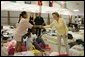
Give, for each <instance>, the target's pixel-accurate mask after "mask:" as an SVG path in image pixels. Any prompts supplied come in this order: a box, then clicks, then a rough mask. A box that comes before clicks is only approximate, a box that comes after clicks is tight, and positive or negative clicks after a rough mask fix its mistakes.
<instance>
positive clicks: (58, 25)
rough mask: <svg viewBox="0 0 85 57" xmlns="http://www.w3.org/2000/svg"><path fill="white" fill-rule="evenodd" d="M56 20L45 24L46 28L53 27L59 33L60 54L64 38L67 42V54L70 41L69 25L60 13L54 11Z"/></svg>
mask: <svg viewBox="0 0 85 57" xmlns="http://www.w3.org/2000/svg"><path fill="white" fill-rule="evenodd" d="M52 15H53V18H54V21H53V22H52V23H51V24H50V25H47V26H44V28H48V27H50V28H53V29H55V30H56V33H57V39H58V52H59V54H60V50H61V39H63V40H64V43H65V47H66V52H67V55H68V53H69V50H68V43H67V39H68V37H67V34H68V28H67V25H66V24H65V22H64V20H63V19H62V18H60V17H59V14H58V13H57V12H54V13H52Z"/></svg>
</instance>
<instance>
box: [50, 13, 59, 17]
mask: <svg viewBox="0 0 85 57" xmlns="http://www.w3.org/2000/svg"><path fill="white" fill-rule="evenodd" d="M53 14H55V15H56V16H57V17H60V16H59V13H58V12H54V13H52V15H53Z"/></svg>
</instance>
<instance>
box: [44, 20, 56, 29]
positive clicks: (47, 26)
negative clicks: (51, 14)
mask: <svg viewBox="0 0 85 57" xmlns="http://www.w3.org/2000/svg"><path fill="white" fill-rule="evenodd" d="M54 23H55V22H54V21H53V22H52V23H51V24H50V25H46V26H43V27H44V28H51V27H52V26H53V25H54Z"/></svg>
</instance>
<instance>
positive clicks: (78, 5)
mask: <svg viewBox="0 0 85 57" xmlns="http://www.w3.org/2000/svg"><path fill="white" fill-rule="evenodd" d="M55 2H56V3H59V4H60V5H61V6H62V3H61V2H62V1H55ZM66 6H67V8H68V9H69V10H71V11H73V10H79V11H76V12H74V11H73V12H74V13H75V15H84V1H66Z"/></svg>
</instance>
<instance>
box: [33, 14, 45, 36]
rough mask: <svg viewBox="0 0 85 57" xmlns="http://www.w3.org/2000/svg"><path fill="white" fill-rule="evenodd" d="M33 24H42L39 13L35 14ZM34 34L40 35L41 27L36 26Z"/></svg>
mask: <svg viewBox="0 0 85 57" xmlns="http://www.w3.org/2000/svg"><path fill="white" fill-rule="evenodd" d="M34 23H35V26H42V25H43V24H44V20H43V18H42V17H41V16H40V14H39V13H38V14H37V17H36V18H35V20H34ZM35 29H36V35H38V36H40V35H41V28H39V27H36V28H35Z"/></svg>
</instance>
